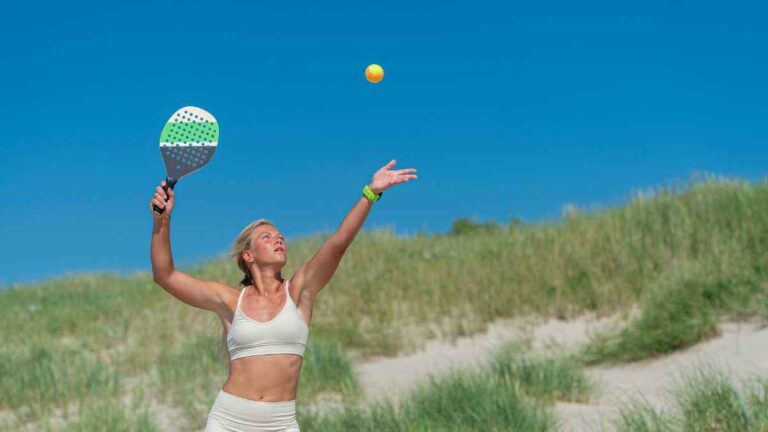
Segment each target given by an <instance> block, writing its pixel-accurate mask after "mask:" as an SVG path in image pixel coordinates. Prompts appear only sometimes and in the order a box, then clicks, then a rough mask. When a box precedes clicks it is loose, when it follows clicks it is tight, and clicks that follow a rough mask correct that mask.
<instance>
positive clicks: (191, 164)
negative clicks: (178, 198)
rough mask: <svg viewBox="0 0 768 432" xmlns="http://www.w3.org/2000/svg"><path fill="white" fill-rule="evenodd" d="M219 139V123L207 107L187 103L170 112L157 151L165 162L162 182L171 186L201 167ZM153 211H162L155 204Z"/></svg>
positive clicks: (168, 186)
mask: <svg viewBox="0 0 768 432" xmlns="http://www.w3.org/2000/svg"><path fill="white" fill-rule="evenodd" d="M218 143H219V124H218V123H217V122H216V118H214V117H213V115H211V113H209V112H208V111H206V110H204V109H202V108H197V107H193V106H186V107H184V108H182V109H180V110H178V111H176V112H175V113H173V115H172V116H171V118H170V119H169V120H168V123H166V124H165V127H164V128H163V132H162V133H161V134H160V154H161V155H162V156H163V161H164V162H165V171H166V178H165V186H163V192H166V193H167V191H168V188H171V189H173V187H174V186H175V185H176V182H177V181H179V179H181V178H182V177H184V176H185V175H187V174H190V173H193V172H195V171H197V170H199V169H200V168H202V167H204V166H205V165H206V164H207V163H208V162H209V161H210V160H211V158H212V157H213V152H215V151H216V146H217V144H218ZM152 211H153V212H155V213H157V214H163V212H164V211H165V209H162V208H160V207H158V206H156V205H153V206H152Z"/></svg>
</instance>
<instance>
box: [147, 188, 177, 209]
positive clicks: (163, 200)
mask: <svg viewBox="0 0 768 432" xmlns="http://www.w3.org/2000/svg"><path fill="white" fill-rule="evenodd" d="M164 186H165V180H163V181H162V182H160V186H158V187H157V188H155V195H154V196H153V197H152V199H151V200H150V201H149V210H150V211H151V212H152V216H154V217H156V218H162V217H170V215H171V212H172V211H173V203H174V201H175V199H174V197H173V196H174V195H175V194H174V193H173V189H171V188H168V192H167V193H166V192H164V191H163V187H164ZM153 206H158V207H160V208H161V209H165V210H164V211H163V213H162V214H157V213H155V212H154V210H153V208H152V207H153Z"/></svg>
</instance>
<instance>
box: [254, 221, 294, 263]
mask: <svg viewBox="0 0 768 432" xmlns="http://www.w3.org/2000/svg"><path fill="white" fill-rule="evenodd" d="M249 251H250V253H251V255H252V256H253V257H254V259H255V260H256V261H257V262H259V263H262V264H271V263H283V264H285V262H286V260H287V257H288V246H286V244H285V237H283V234H281V233H280V231H278V230H277V228H275V227H273V226H272V225H262V226H260V227H258V228H256V230H255V231H254V233H253V234H252V235H251V247H250V249H249Z"/></svg>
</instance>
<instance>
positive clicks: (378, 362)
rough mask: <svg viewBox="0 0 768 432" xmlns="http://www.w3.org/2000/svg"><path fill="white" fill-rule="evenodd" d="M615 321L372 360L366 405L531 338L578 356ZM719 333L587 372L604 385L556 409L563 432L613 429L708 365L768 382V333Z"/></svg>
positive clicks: (525, 328)
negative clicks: (624, 413) (643, 402)
mask: <svg viewBox="0 0 768 432" xmlns="http://www.w3.org/2000/svg"><path fill="white" fill-rule="evenodd" d="M613 322H614V321H613V320H611V319H603V320H596V319H594V318H589V317H586V318H580V319H577V320H574V321H568V322H564V321H558V320H554V319H550V320H549V321H545V322H538V323H535V322H528V323H521V322H520V321H512V320H497V321H495V322H493V323H491V324H489V326H488V329H487V331H486V332H484V333H480V334H476V335H473V336H470V337H463V338H459V339H458V340H457V341H456V342H455V343H451V342H446V341H430V342H428V343H427V344H426V347H425V349H424V350H423V351H420V352H418V353H415V354H410V355H402V356H399V357H395V358H375V359H369V360H368V361H365V362H362V363H359V364H356V366H355V369H356V372H357V375H358V378H359V380H360V383H361V385H362V387H363V389H364V392H365V398H366V400H368V401H373V400H378V399H381V398H386V399H389V400H390V401H392V402H394V403H397V402H398V401H399V400H400V399H401V398H402V397H403V396H404V395H405V394H407V392H409V391H410V390H412V389H413V387H414V386H415V385H416V384H418V383H420V382H424V381H426V380H427V379H428V377H429V376H430V375H439V374H444V373H447V372H450V371H451V370H452V369H454V368H472V367H478V366H480V365H483V364H485V362H486V361H487V360H488V359H489V358H490V357H491V355H492V353H493V352H494V351H495V350H496V349H497V348H498V347H499V346H500V345H501V344H503V343H505V342H509V341H515V340H521V339H528V340H529V341H530V342H531V344H532V345H531V346H532V349H533V351H538V352H541V351H545V350H549V351H551V350H573V349H575V348H576V347H578V346H579V345H581V344H583V343H585V342H587V341H588V339H589V335H590V334H591V333H592V332H594V331H596V330H599V329H603V328H607V327H610V326H611V325H612V323H613ZM720 329H721V335H720V336H718V337H716V338H713V339H710V340H708V341H706V342H703V343H701V344H698V345H696V346H695V347H692V348H690V349H687V350H684V351H680V352H677V353H674V354H672V355H669V356H665V357H662V358H659V359H654V360H648V361H643V362H637V363H632V364H623V365H617V366H610V367H606V366H598V367H592V368H588V369H587V374H588V375H589V376H590V377H591V378H592V379H593V380H594V381H595V382H596V383H597V384H598V385H599V390H598V391H599V392H600V394H599V395H598V396H596V397H595V398H594V399H593V400H592V402H591V403H590V404H572V403H559V404H557V407H556V411H557V414H558V417H559V419H560V421H561V424H562V430H564V431H590V430H612V429H611V427H610V424H611V421H612V420H614V419H615V418H616V416H617V414H618V407H619V406H620V404H621V403H622V401H625V400H627V399H628V398H638V397H643V398H645V399H647V400H648V401H649V402H650V403H652V404H653V405H654V406H656V407H662V406H664V403H665V400H666V399H667V391H668V390H669V388H671V387H673V385H674V383H675V380H676V379H677V378H679V376H681V375H682V374H684V373H686V372H690V371H691V370H694V369H695V368H696V367H697V366H700V365H702V364H710V365H715V366H718V367H719V368H720V369H722V370H724V371H725V372H726V373H728V374H730V375H731V376H732V377H734V378H741V377H747V376H760V377H768V328H763V327H760V326H759V325H757V324H751V323H742V324H736V323H726V324H723V325H721V327H720Z"/></svg>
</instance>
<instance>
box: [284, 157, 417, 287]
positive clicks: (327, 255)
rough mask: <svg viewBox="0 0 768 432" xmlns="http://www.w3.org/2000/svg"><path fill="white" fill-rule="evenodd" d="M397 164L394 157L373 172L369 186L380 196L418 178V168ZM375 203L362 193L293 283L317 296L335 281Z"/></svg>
mask: <svg viewBox="0 0 768 432" xmlns="http://www.w3.org/2000/svg"><path fill="white" fill-rule="evenodd" d="M396 163H397V162H396V161H395V160H392V161H390V162H389V163H388V164H386V165H384V166H383V167H381V168H380V169H379V170H378V171H376V172H375V173H374V174H373V178H372V180H371V183H370V184H369V185H368V187H369V188H370V189H371V191H372V192H373V193H375V194H377V195H378V194H380V193H381V192H383V191H385V190H387V189H389V188H391V187H392V186H394V185H397V184H400V183H404V182H407V181H409V180H413V179H415V178H416V175H415V173H416V170H415V169H413V168H408V169H402V170H392V168H393V167H394V166H395V164H396ZM372 206H373V202H372V201H370V200H369V199H368V198H365V197H364V196H360V198H359V199H358V200H357V203H355V206H354V207H352V210H350V211H349V213H347V215H346V216H345V217H344V220H343V221H342V222H341V225H340V226H339V229H338V230H336V233H334V234H333V236H331V238H329V239H328V240H326V242H325V243H324V244H323V245H322V246H321V247H320V249H319V250H318V251H317V253H315V256H313V257H312V259H311V260H309V261H308V262H307V263H306V264H304V265H303V266H301V267H300V268H299V270H297V271H296V275H295V276H294V280H293V283H294V284H296V285H298V286H301V287H303V289H308V290H309V292H310V293H311V294H312V297H313V298H314V297H315V296H316V295H317V294H318V293H319V292H320V290H322V289H323V288H324V287H325V285H327V284H328V281H330V280H331V277H332V276H333V274H334V273H335V272H336V269H337V268H338V266H339V262H341V257H342V256H344V252H346V250H347V247H349V245H350V244H352V240H354V239H355V236H356V235H357V233H358V232H359V231H360V228H361V227H362V226H363V223H364V222H365V219H366V218H367V217H368V213H370V211H371V207H372Z"/></svg>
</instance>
